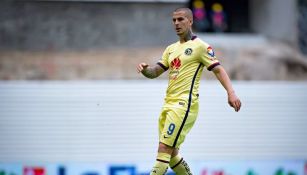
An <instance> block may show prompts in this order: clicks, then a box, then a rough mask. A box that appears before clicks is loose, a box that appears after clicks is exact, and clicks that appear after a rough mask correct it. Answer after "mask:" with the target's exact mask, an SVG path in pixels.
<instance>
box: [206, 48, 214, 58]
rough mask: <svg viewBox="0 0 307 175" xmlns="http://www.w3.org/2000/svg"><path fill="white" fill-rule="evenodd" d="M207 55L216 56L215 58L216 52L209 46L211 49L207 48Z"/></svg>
mask: <svg viewBox="0 0 307 175" xmlns="http://www.w3.org/2000/svg"><path fill="white" fill-rule="evenodd" d="M207 53H208V55H210V56H211V57H214V56H215V55H214V51H213V49H212V47H211V46H209V47H208V48H207Z"/></svg>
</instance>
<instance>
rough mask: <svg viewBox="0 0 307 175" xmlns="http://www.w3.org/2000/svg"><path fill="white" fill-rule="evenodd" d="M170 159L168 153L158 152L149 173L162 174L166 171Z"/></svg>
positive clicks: (151, 174)
mask: <svg viewBox="0 0 307 175" xmlns="http://www.w3.org/2000/svg"><path fill="white" fill-rule="evenodd" d="M170 159H171V155H170V154H167V153H158V156H157V160H156V163H155V165H154V167H153V168H152V170H151V172H150V175H164V174H165V173H166V171H167V168H168V164H169V161H170Z"/></svg>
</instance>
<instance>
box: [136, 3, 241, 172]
mask: <svg viewBox="0 0 307 175" xmlns="http://www.w3.org/2000/svg"><path fill="white" fill-rule="evenodd" d="M192 24H193V15H192V12H191V10H190V9H188V8H178V9H176V10H175V11H174V12H173V25H174V28H175V31H176V33H177V35H178V37H179V41H178V42H176V43H174V44H171V45H169V46H168V47H167V48H166V49H165V51H164V53H163V56H162V58H161V60H160V61H158V63H157V64H156V65H152V66H149V65H148V64H146V63H140V64H139V65H138V66H137V71H138V72H139V73H140V72H141V73H142V74H143V75H144V76H145V77H147V78H151V79H152V78H156V77H158V76H160V75H161V74H162V73H163V72H165V71H167V70H169V83H168V88H167V91H166V98H165V103H164V105H163V108H162V112H161V114H160V118H159V147H158V155H157V159H156V163H155V165H154V166H153V169H152V171H151V175H163V174H165V173H166V171H167V169H168V166H170V167H171V168H172V169H173V171H174V172H175V173H176V174H177V175H190V174H192V173H191V171H190V168H189V166H188V164H187V163H186V162H185V161H184V160H183V158H182V157H181V155H180V154H179V147H180V145H181V144H182V143H183V141H184V139H185V137H186V135H187V133H188V132H189V131H190V130H191V128H192V126H193V124H194V122H195V120H196V118H197V113H198V88H199V81H200V77H201V74H202V71H203V69H204V67H206V68H207V69H208V70H209V71H213V73H214V74H215V76H216V78H217V79H218V80H219V81H220V82H221V84H222V85H223V87H224V88H225V90H226V91H227V94H228V103H229V105H230V106H231V107H233V108H234V110H235V111H236V112H238V111H239V110H240V107H241V102H240V99H239V98H238V97H237V96H236V94H235V91H234V89H233V87H232V85H231V82H230V79H229V77H228V75H227V73H226V72H225V70H224V68H223V67H222V66H221V65H220V63H219V61H218V60H217V59H216V57H215V55H214V51H213V49H212V47H210V46H209V45H208V44H207V43H205V42H203V41H202V40H200V39H199V38H197V37H196V36H195V35H193V33H192Z"/></svg>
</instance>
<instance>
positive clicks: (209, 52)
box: [201, 45, 220, 71]
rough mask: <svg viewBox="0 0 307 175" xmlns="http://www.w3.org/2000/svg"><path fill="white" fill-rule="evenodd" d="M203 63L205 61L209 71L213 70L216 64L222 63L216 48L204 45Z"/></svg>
mask: <svg viewBox="0 0 307 175" xmlns="http://www.w3.org/2000/svg"><path fill="white" fill-rule="evenodd" d="M201 63H203V64H204V65H205V67H206V68H207V69H208V70H209V71H211V70H212V69H213V68H214V67H215V66H218V65H220V62H219V61H218V60H217V59H216V57H215V54H214V50H213V48H212V47H211V46H209V45H205V46H204V51H203V53H202V54H201Z"/></svg>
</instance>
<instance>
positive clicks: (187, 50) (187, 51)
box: [184, 48, 193, 55]
mask: <svg viewBox="0 0 307 175" xmlns="http://www.w3.org/2000/svg"><path fill="white" fill-rule="evenodd" d="M192 52H193V50H192V49H191V48H187V49H186V50H185V51H184V54H186V55H191V54H192Z"/></svg>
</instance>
